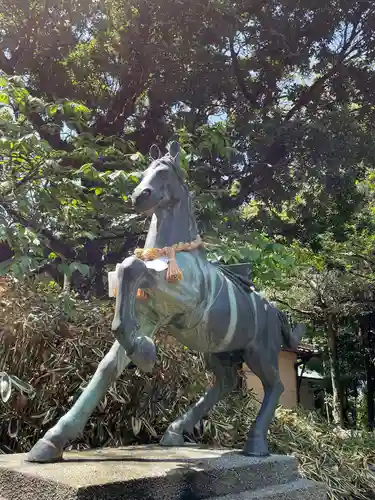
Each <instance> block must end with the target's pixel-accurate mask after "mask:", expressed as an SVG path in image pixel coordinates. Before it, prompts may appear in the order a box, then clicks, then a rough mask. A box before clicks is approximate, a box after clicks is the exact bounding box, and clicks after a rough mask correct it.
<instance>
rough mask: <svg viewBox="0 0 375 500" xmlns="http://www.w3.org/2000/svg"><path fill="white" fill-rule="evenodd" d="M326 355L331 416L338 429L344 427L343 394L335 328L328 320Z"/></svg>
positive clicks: (331, 320) (331, 319)
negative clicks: (330, 389) (328, 364)
mask: <svg viewBox="0 0 375 500" xmlns="http://www.w3.org/2000/svg"><path fill="white" fill-rule="evenodd" d="M327 334H328V355H329V363H330V371H331V382H332V393H333V404H332V414H333V420H334V422H335V424H337V425H339V426H340V427H342V428H343V427H344V405H343V393H342V390H341V381H340V367H339V360H338V356H337V328H336V325H335V323H334V321H333V318H330V319H329V321H328V331H327Z"/></svg>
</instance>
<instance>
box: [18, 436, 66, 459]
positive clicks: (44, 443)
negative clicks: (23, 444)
mask: <svg viewBox="0 0 375 500" xmlns="http://www.w3.org/2000/svg"><path fill="white" fill-rule="evenodd" d="M62 456H63V451H62V449H60V448H57V447H56V446H55V445H54V444H53V443H51V441H49V440H48V439H44V438H42V439H39V441H38V442H37V443H36V444H35V445H34V446H33V448H32V449H31V450H30V451H29V453H28V454H27V458H26V460H27V461H28V462H37V463H51V462H60V461H61V460H62Z"/></svg>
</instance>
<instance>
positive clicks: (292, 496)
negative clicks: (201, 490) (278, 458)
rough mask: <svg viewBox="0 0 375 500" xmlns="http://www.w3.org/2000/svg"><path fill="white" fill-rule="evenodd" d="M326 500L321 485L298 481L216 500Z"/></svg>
mask: <svg viewBox="0 0 375 500" xmlns="http://www.w3.org/2000/svg"><path fill="white" fill-rule="evenodd" d="M276 499H278V500H301V499H303V500H326V499H327V492H326V489H325V487H324V485H322V484H321V483H316V482H314V481H307V480H306V479H298V480H297V481H293V482H291V483H286V484H278V485H275V486H270V487H268V488H262V489H260V490H256V491H245V492H242V493H235V494H230V495H225V496H221V497H216V499H214V500H276Z"/></svg>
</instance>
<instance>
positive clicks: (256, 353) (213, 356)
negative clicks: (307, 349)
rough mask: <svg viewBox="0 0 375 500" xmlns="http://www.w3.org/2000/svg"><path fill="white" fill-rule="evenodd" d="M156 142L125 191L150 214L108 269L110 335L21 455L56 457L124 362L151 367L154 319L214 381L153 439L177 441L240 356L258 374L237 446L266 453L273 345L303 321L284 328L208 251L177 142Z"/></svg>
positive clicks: (275, 371)
mask: <svg viewBox="0 0 375 500" xmlns="http://www.w3.org/2000/svg"><path fill="white" fill-rule="evenodd" d="M157 151H158V155H157V156H156V157H154V158H153V161H152V163H151V164H150V166H149V167H148V168H147V170H145V171H144V172H143V178H142V180H141V182H140V183H139V185H138V186H137V187H136V189H135V190H134V192H133V194H132V202H133V205H134V209H135V210H136V211H137V212H140V213H147V214H149V215H151V214H152V219H151V224H150V228H149V231H148V235H147V239H146V243H145V248H144V249H142V250H138V251H136V252H135V255H133V256H131V257H128V258H126V259H125V260H124V261H123V262H122V263H121V264H119V265H118V266H117V269H116V280H117V284H116V288H117V294H116V309H115V315H114V319H113V323H112V330H113V332H114V335H115V337H116V341H115V343H114V345H113V346H112V348H111V349H110V351H109V352H108V353H107V355H106V356H105V357H104V359H103V360H102V361H101V362H100V364H99V366H98V368H97V370H96V372H95V374H94V376H93V377H92V379H91V381H90V383H89V384H88V386H87V387H86V388H85V390H84V391H83V393H82V394H81V396H80V397H79V398H78V400H77V401H76V403H75V404H74V406H73V407H72V408H71V409H70V411H69V412H68V413H67V414H66V415H64V416H63V417H62V418H61V419H60V420H59V421H58V423H57V424H56V425H55V426H54V427H53V428H52V429H50V430H49V431H48V432H47V433H46V434H45V436H44V437H43V438H41V439H40V440H39V441H38V442H37V443H36V445H35V446H34V447H33V448H32V450H31V451H30V452H29V454H28V460H29V461H32V462H51V461H55V460H59V459H61V458H62V454H63V447H64V446H65V445H66V443H67V442H68V441H69V440H72V439H75V438H76V437H77V435H78V434H79V433H80V432H82V430H83V428H84V426H85V424H86V422H87V420H88V419H89V417H90V415H91V414H92V412H93V411H94V409H95V407H96V406H97V405H98V404H99V402H100V400H101V399H102V398H103V397H104V394H105V392H106V391H107V389H108V388H109V387H110V385H111V384H112V383H113V382H114V380H116V378H117V377H119V376H120V375H121V373H122V371H123V370H124V369H125V367H126V366H128V365H129V364H130V363H133V364H135V365H137V367H138V368H139V369H141V370H144V371H146V372H150V371H152V369H153V366H154V364H155V361H156V348H155V344H154V342H153V340H152V337H153V334H154V332H155V331H156V330H157V329H158V328H160V327H161V326H164V327H166V328H167V329H168V331H169V333H170V334H172V335H173V336H174V337H175V338H176V339H177V340H178V341H180V342H181V343H182V344H183V345H185V346H187V347H189V348H190V349H192V350H195V351H199V352H201V353H203V354H204V358H205V361H206V366H207V369H208V370H211V371H212V372H213V374H214V375H215V383H214V384H213V386H212V387H210V388H209V389H208V390H207V392H206V394H205V395H204V396H203V397H201V398H200V399H199V401H198V402H197V403H196V404H195V405H194V406H192V407H191V408H190V409H189V410H188V411H187V412H186V413H185V414H184V415H181V416H180V417H179V418H177V419H176V420H175V421H174V422H172V423H171V424H170V425H169V427H168V429H167V430H166V432H165V434H164V436H163V437H162V439H161V442H160V444H161V445H163V446H181V445H183V443H184V434H185V433H191V432H192V431H193V429H194V426H195V425H196V424H197V423H198V422H199V420H200V419H202V418H203V417H204V416H205V415H207V413H208V412H209V411H210V410H211V409H212V407H213V406H214V405H215V404H216V403H217V402H218V401H219V400H220V399H222V398H223V397H224V396H226V395H227V394H228V393H229V392H230V391H232V390H233V389H234V388H235V386H236V384H237V380H238V378H237V377H238V370H239V368H240V367H241V365H242V363H243V362H245V363H246V364H247V365H248V367H249V368H250V369H251V370H252V372H253V373H254V374H255V375H257V376H258V377H259V378H260V380H261V382H262V384H263V388H264V398H263V402H262V405H261V408H260V411H259V413H258V416H257V418H256V420H255V422H254V423H253V425H252V427H251V429H250V431H249V435H248V438H247V441H246V443H245V445H244V450H243V451H244V453H245V454H247V455H256V456H265V455H268V454H269V451H268V443H267V433H268V429H269V426H270V423H271V420H272V418H273V416H274V413H275V409H276V406H277V404H278V401H279V397H280V395H281V393H282V392H283V390H284V387H283V384H282V382H281V380H280V374H279V368H278V354H279V351H280V349H281V346H282V345H283V346H285V347H289V348H296V347H297V345H298V344H299V342H300V339H301V337H302V335H303V333H304V327H303V325H300V324H298V325H296V327H295V328H294V329H293V330H292V329H291V328H290V325H289V322H288V320H287V317H286V316H285V314H284V313H282V312H281V311H279V310H278V309H276V308H275V307H274V306H273V305H272V304H270V303H269V302H268V301H267V300H266V299H265V298H263V297H261V296H260V295H259V294H258V293H257V292H256V291H254V290H253V289H252V288H251V286H249V281H248V280H247V278H246V275H245V274H244V273H243V272H242V273H241V272H240V271H241V269H240V268H235V267H232V266H218V265H215V264H213V263H210V262H209V261H208V260H207V258H206V255H205V251H204V248H203V246H202V241H201V239H200V237H199V234H198V228H197V222H196V218H195V215H194V211H193V207H192V201H191V197H190V193H189V191H188V189H187V186H186V184H185V182H184V176H183V173H182V170H181V167H180V149H179V144H178V143H176V142H174V143H172V145H171V146H170V149H169V151H168V152H167V154H165V155H164V156H162V157H161V155H160V151H159V150H157ZM238 269H240V271H239V270H238Z"/></svg>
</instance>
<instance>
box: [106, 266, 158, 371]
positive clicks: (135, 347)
mask: <svg viewBox="0 0 375 500" xmlns="http://www.w3.org/2000/svg"><path fill="white" fill-rule="evenodd" d="M117 278H118V288H117V297H116V309H115V315H114V318H113V321H112V331H113V332H114V335H115V337H116V339H117V340H118V342H119V343H120V344H121V346H122V347H123V348H124V349H125V351H126V354H127V355H128V356H129V358H130V359H131V361H132V362H133V363H134V364H135V365H136V366H137V367H138V368H139V369H140V370H142V371H144V372H146V373H150V372H151V371H152V370H153V368H154V365H155V362H156V347H155V344H154V342H153V340H152V339H151V338H150V337H148V336H146V335H142V336H139V335H137V334H138V332H139V324H138V322H137V318H136V308H135V301H136V296H137V290H138V289H139V288H151V287H152V286H153V285H154V284H155V278H154V275H153V274H152V273H151V272H150V270H149V269H147V267H146V265H145V263H144V262H143V261H141V260H140V259H137V258H136V257H128V258H127V259H125V260H124V261H123V262H122V263H121V264H120V265H119V266H118V268H117Z"/></svg>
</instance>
